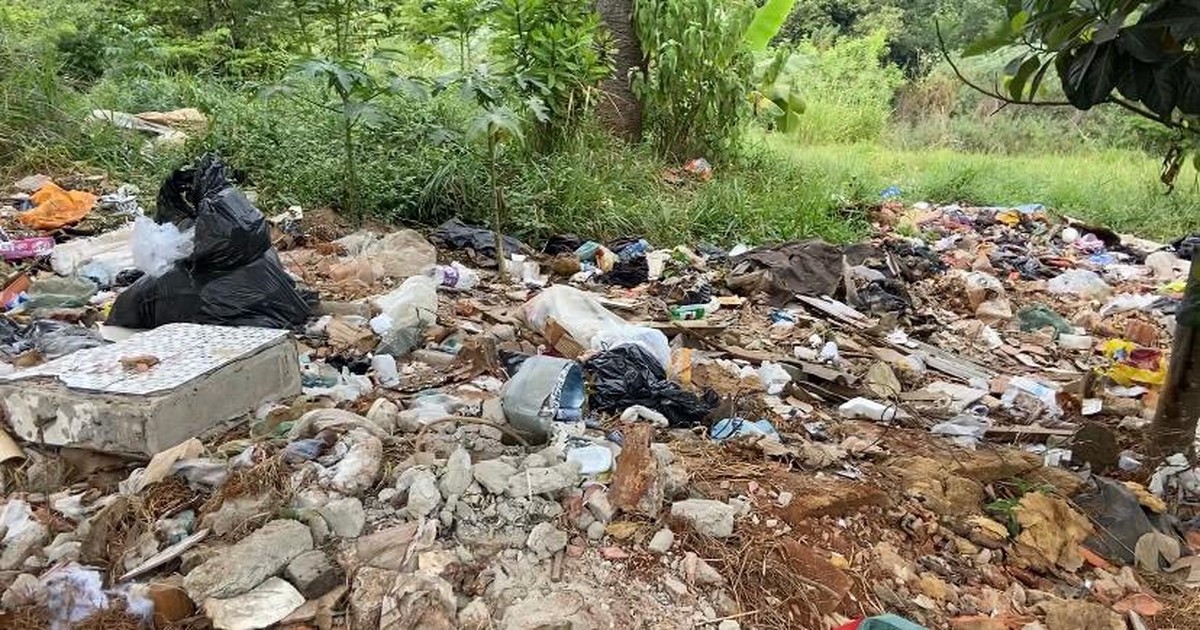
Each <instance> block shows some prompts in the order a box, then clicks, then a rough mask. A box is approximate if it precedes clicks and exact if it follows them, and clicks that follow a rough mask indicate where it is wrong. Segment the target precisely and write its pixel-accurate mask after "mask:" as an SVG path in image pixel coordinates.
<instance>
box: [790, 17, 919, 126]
mask: <svg viewBox="0 0 1200 630" xmlns="http://www.w3.org/2000/svg"><path fill="white" fill-rule="evenodd" d="M886 53H887V33H886V32H885V31H882V30H880V31H875V32H873V33H871V34H869V35H867V36H865V37H848V38H842V39H839V40H837V41H835V42H834V43H833V44H832V45H828V46H819V45H817V44H815V43H813V42H811V41H805V42H803V43H801V44H800V46H799V47H798V48H797V51H796V53H795V56H796V57H798V58H799V59H800V63H798V64H796V65H797V66H798V69H797V70H796V71H795V75H794V76H793V77H792V80H793V81H794V82H795V83H796V84H797V85H799V87H800V90H801V94H802V95H803V96H804V99H805V104H806V106H807V107H806V109H805V112H804V114H803V115H802V116H800V118H799V120H798V121H797V125H796V127H797V129H796V133H797V135H798V137H799V138H800V139H801V140H802V141H805V142H810V143H827V142H862V141H872V140H876V139H878V138H879V137H880V135H881V134H882V133H883V131H884V129H885V128H886V127H887V125H888V123H889V121H890V119H891V114H892V98H893V95H894V93H895V91H896V88H898V87H900V85H901V84H902V83H903V82H904V77H903V75H902V74H901V72H900V70H899V69H897V68H896V67H895V66H892V65H890V64H888V63H886V62H884V61H883V58H884V56H885V55H886Z"/></svg>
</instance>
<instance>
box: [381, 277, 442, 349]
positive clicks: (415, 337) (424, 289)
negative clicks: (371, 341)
mask: <svg viewBox="0 0 1200 630" xmlns="http://www.w3.org/2000/svg"><path fill="white" fill-rule="evenodd" d="M436 286H437V285H435V284H434V281H433V279H432V278H430V277H429V276H413V277H411V278H409V279H407V280H405V281H404V282H403V283H402V284H401V285H400V286H399V288H397V289H396V290H395V291H392V292H391V293H387V294H384V295H381V296H379V297H377V298H375V300H374V302H375V305H376V306H378V307H379V310H380V311H381V312H382V314H381V315H379V316H377V317H375V318H373V319H371V330H373V331H375V333H376V334H378V335H379V336H380V337H381V338H382V339H381V340H380V342H379V347H378V348H377V349H376V353H377V354H378V353H382V354H390V355H392V356H404V355H406V354H408V353H409V352H411V351H412V349H413V348H415V347H417V344H419V343H420V341H421V335H422V334H424V332H425V328H426V327H427V326H429V325H430V324H432V323H433V322H434V321H436V320H437V305H438V301H437V290H436V288H435V287H436Z"/></svg>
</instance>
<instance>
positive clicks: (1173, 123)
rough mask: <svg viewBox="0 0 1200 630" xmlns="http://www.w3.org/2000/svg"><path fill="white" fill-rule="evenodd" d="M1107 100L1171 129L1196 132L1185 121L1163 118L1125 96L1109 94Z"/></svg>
mask: <svg viewBox="0 0 1200 630" xmlns="http://www.w3.org/2000/svg"><path fill="white" fill-rule="evenodd" d="M1105 102H1107V103H1112V104H1113V105H1116V106H1118V107H1122V108H1124V109H1126V110H1128V111H1131V112H1133V113H1135V114H1137V115H1138V116H1141V117H1143V118H1146V119H1149V120H1153V121H1154V122H1156V123H1158V124H1160V125H1163V126H1166V127H1170V128H1171V129H1179V130H1180V131H1187V132H1189V133H1195V132H1196V131H1195V130H1194V129H1191V128H1190V127H1188V126H1187V125H1184V124H1183V123H1181V122H1179V121H1177V120H1171V119H1170V118H1163V117H1161V116H1159V115H1158V114H1155V113H1154V112H1152V111H1150V110H1148V109H1143V108H1141V107H1138V106H1137V105H1135V104H1133V103H1130V102H1129V101H1127V100H1125V99H1123V98H1118V97H1116V96H1109V97H1108V100H1106V101H1105Z"/></svg>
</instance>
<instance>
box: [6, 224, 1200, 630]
mask: <svg viewBox="0 0 1200 630" xmlns="http://www.w3.org/2000/svg"><path fill="white" fill-rule="evenodd" d="M309 221H311V219H309ZM877 226H878V233H877V234H876V236H875V238H873V239H872V240H870V241H869V242H866V243H863V244H859V245H854V246H847V247H841V246H830V245H827V244H821V243H804V244H790V245H785V246H783V247H780V248H774V249H769V250H753V251H751V252H749V253H739V252H736V251H735V252H718V251H716V250H713V249H709V248H700V247H697V248H695V249H684V248H678V249H676V250H668V251H661V250H653V249H650V250H649V251H646V250H645V249H644V248H640V247H639V246H638V244H637V242H636V241H635V240H629V241H626V242H623V243H610V244H609V247H607V248H601V249H599V250H596V251H593V252H591V255H590V256H589V255H588V254H587V252H586V251H585V253H583V254H581V255H576V254H575V253H573V252H576V251H577V250H578V249H580V248H579V247H578V246H579V245H580V243H577V242H576V243H571V244H570V246H565V247H561V248H558V249H557V250H555V249H554V248H550V249H548V250H544V251H543V252H542V253H538V254H533V253H531V254H530V258H529V259H528V263H525V262H522V261H520V260H518V261H516V262H513V261H509V263H508V266H509V267H510V269H511V271H506V272H504V273H497V272H494V271H491V270H488V269H487V268H486V265H487V264H488V263H489V262H490V263H491V264H492V266H493V267H494V262H495V261H494V260H490V261H489V260H487V259H488V253H489V252H488V251H486V247H483V248H480V247H472V248H469V251H467V250H465V249H464V248H462V247H461V246H460V245H457V244H455V243H449V242H446V241H445V240H444V239H443V240H439V239H438V238H436V236H435V237H434V238H432V240H434V241H437V242H439V248H438V249H436V250H435V248H434V246H433V245H431V244H430V243H428V242H426V241H425V239H424V237H423V236H421V235H419V234H416V233H415V232H407V231H406V232H400V233H396V234H393V235H391V236H389V237H387V238H391V239H394V240H393V241H392V243H393V245H392V246H390V247H388V248H386V249H384V250H376V251H374V252H367V251H365V249H364V247H365V246H362V245H361V244H358V245H356V244H355V241H354V240H353V239H352V240H350V241H346V240H343V241H339V242H331V241H332V239H333V238H335V237H337V236H341V235H342V234H341V233H337V232H339V230H337V229H336V228H334V227H332V226H330V225H328V224H322V226H320V227H321V230H317V229H315V228H314V227H313V226H311V225H308V226H304V227H300V228H295V227H294V226H293V227H290V228H288V229H287V230H281V231H280V233H279V236H280V237H281V238H282V237H284V236H286V241H287V243H286V245H283V244H282V242H283V240H277V243H281V247H284V248H285V251H283V252H282V253H281V259H282V260H283V261H284V264H285V265H287V266H288V267H289V269H290V270H291V271H292V272H293V273H294V274H296V276H297V277H299V278H301V279H302V280H303V281H304V283H305V284H306V285H308V286H309V287H310V288H312V289H315V290H316V291H317V292H318V293H319V294H320V295H321V296H322V298H323V299H324V301H323V303H322V307H321V308H322V312H323V313H324V315H323V316H320V317H319V318H315V319H314V321H313V322H311V323H310V325H309V326H308V327H307V329H306V330H305V331H304V332H303V334H300V335H298V343H300V344H301V350H302V357H303V358H302V363H303V365H304V375H305V376H304V378H305V381H304V382H305V389H304V394H303V395H300V396H298V397H296V398H293V399H288V400H278V401H272V402H271V403H270V404H266V405H264V406H263V407H262V408H260V409H259V410H257V411H256V412H255V413H254V414H251V415H250V416H248V417H246V418H243V419H241V420H240V421H238V422H235V423H229V424H226V425H223V426H222V427H220V428H219V429H218V430H215V431H211V432H209V433H208V434H205V435H200V436H197V438H195V439H192V440H189V441H187V442H184V443H182V444H180V445H178V446H176V447H173V448H171V449H168V450H166V451H163V452H161V453H158V454H157V455H155V456H154V457H153V458H151V459H150V460H149V461H148V462H146V461H137V460H131V459H128V458H126V457H123V456H118V455H111V454H104V453H97V452H92V451H81V450H77V449H70V448H61V449H55V448H50V447H46V446H43V445H38V444H33V443H25V444H22V445H21V446H22V447H23V450H24V455H25V459H24V462H23V463H21V464H19V465H14V463H13V462H10V463H9V464H8V465H6V468H5V469H4V475H3V492H4V500H5V503H4V504H3V507H2V508H0V536H2V537H3V552H2V554H0V589H2V590H3V596H2V599H0V605H2V607H3V614H2V615H0V626H2V627H11V628H35V627H51V628H68V627H86V628H105V629H108V628H137V627H149V626H151V625H153V626H154V627H157V628H178V629H183V628H207V627H215V628H236V629H242V628H263V627H282V628H321V629H327V628H355V629H358V628H389V629H391V628H460V627H461V628H493V627H495V628H505V629H518V628H528V629H534V628H607V627H620V628H693V627H713V628H719V629H720V630H731V629H734V628H739V627H745V628H821V629H829V628H841V627H846V628H854V627H856V626H855V624H856V623H857V622H858V620H861V619H864V618H866V619H867V621H863V622H861V626H860V627H863V628H868V627H869V628H896V629H907V628H913V627H927V628H955V629H958V630H1000V629H1014V630H1015V629H1025V630H1034V629H1037V628H1045V629H1046V630H1071V629H1080V630H1083V629H1088V630H1091V629H1107V628H1112V629H1113V630H1118V629H1122V628H1133V629H1135V630H1136V629H1139V628H1191V627H1200V604H1197V601H1200V600H1197V599H1196V595H1195V590H1194V587H1195V586H1196V585H1200V565H1197V564H1196V563H1195V562H1193V560H1194V559H1195V558H1196V557H1198V556H1196V555H1194V554H1195V550H1196V549H1200V535H1197V532H1196V531H1195V530H1194V529H1193V527H1192V525H1193V523H1194V520H1193V518H1194V517H1193V509H1194V504H1193V502H1194V501H1195V495H1194V494H1192V492H1193V490H1195V489H1196V488H1195V485H1196V484H1195V476H1194V473H1193V472H1192V471H1191V469H1190V467H1189V466H1188V464H1187V463H1186V461H1184V462H1183V464H1181V465H1178V466H1174V467H1171V466H1169V465H1160V462H1158V461H1154V460H1151V459H1150V458H1149V457H1148V455H1149V453H1147V452H1146V450H1145V449H1144V448H1143V438H1144V432H1145V429H1146V426H1147V423H1148V419H1149V418H1150V417H1151V416H1152V414H1153V409H1154V404H1155V400H1156V395H1157V388H1158V386H1159V384H1160V383H1161V378H1162V374H1161V371H1162V369H1163V366H1164V365H1165V358H1166V354H1167V353H1166V351H1167V349H1168V348H1169V345H1170V329H1171V326H1172V325H1173V320H1172V313H1173V312H1174V309H1175V308H1176V306H1177V304H1178V295H1179V293H1180V292H1181V291H1182V282H1181V280H1182V279H1183V278H1185V277H1186V262H1184V261H1182V260H1180V259H1179V258H1178V256H1177V254H1176V253H1171V252H1170V251H1161V250H1162V247H1160V246H1156V245H1155V244H1147V243H1146V242H1144V241H1140V240H1137V239H1130V238H1124V239H1123V238H1122V237H1121V236H1119V235H1113V234H1111V233H1109V232H1107V231H1104V230H1102V229H1100V228H1095V227H1089V226H1075V227H1070V226H1067V225H1066V224H1065V223H1064V222H1062V221H1060V220H1058V219H1055V218H1051V217H1049V216H1048V215H1047V214H1046V213H1045V212H1044V211H1043V210H1041V209H1039V208H1023V209H1007V208H1003V209H975V208H970V209H962V208H956V207H946V208H937V207H930V206H926V205H918V206H915V207H905V206H903V205H900V204H890V205H885V206H884V207H883V208H882V209H881V210H879V214H878V216H877ZM331 230H332V231H333V232H335V233H333V234H329V233H328V232H329V231H331ZM905 235H908V236H905ZM915 235H919V236H915ZM395 243H403V245H396V244H395ZM631 246H632V247H633V250H630V249H629V247H631ZM584 249H586V248H584ZM638 249H642V251H636V250H638ZM356 250H357V253H356ZM630 252H633V253H632V254H631V253H630ZM1154 252H1157V253H1154ZM491 254H492V255H493V256H494V247H493V248H492V250H491ZM608 257H611V259H608ZM437 259H440V260H441V262H443V263H446V262H448V261H449V260H451V259H453V260H457V261H462V262H465V263H466V265H465V266H466V267H468V268H470V269H472V270H473V272H475V273H478V275H479V282H478V283H477V284H476V285H475V286H472V287H471V288H470V289H469V290H459V291H452V290H446V289H445V288H444V287H443V289H442V290H439V291H438V293H437V314H436V318H435V319H434V320H433V321H429V322H422V324H425V323H428V325H421V326H420V335H419V337H418V338H417V339H416V342H415V345H416V348H415V350H414V351H412V352H407V353H402V356H401V358H400V359H399V361H398V363H397V365H396V368H395V370H394V371H393V370H392V369H391V366H390V364H388V362H386V361H383V362H380V361H379V360H378V357H375V358H374V359H373V358H372V356H371V354H372V351H373V350H375V348H376V346H377V345H378V344H379V343H380V334H379V333H378V331H377V330H375V329H373V327H372V323H371V322H370V320H371V318H372V317H373V316H374V315H375V314H377V312H378V310H379V307H378V303H377V302H373V301H372V300H371V299H370V298H371V296H378V295H381V294H386V293H388V292H389V291H393V290H394V289H395V287H397V286H398V285H399V282H400V280H402V279H403V278H404V277H405V276H408V275H412V274H417V273H419V272H418V271H417V270H418V269H422V268H425V267H427V266H428V265H430V264H433V263H434V262H435V261H436V260H437ZM589 267H591V268H593V269H594V268H599V269H598V270H592V271H589ZM510 275H511V277H510ZM1064 277H1065V278H1067V279H1063V278H1064ZM1068 279H1069V281H1068ZM547 284H549V285H555V286H557V285H574V286H576V287H578V288H579V289H581V291H582V294H583V295H586V296H588V297H586V298H580V299H584V301H585V302H586V304H587V305H588V307H589V308H591V309H592V310H590V311H589V310H586V309H585V310H582V311H580V310H576V311H570V312H572V313H574V315H573V316H571V317H567V318H565V321H561V322H548V321H546V320H545V318H543V317H540V316H539V312H540V310H539V309H540V308H541V307H539V306H537V304H538V302H537V300H538V296H539V295H559V294H556V293H553V292H552V291H551V290H550V289H546V288H544V287H545V285H547ZM561 295H566V294H561ZM572 295H574V294H572ZM822 296H835V297H836V298H837V299H833V298H831V297H822ZM567 297H570V296H567ZM543 299H545V298H543ZM571 299H575V298H573V297H572V298H571ZM372 304H374V305H375V306H374V307H373V306H372ZM689 305H690V306H693V307H695V308H693V309H692V312H690V313H689V312H688V310H687V309H686V308H685V309H680V308H679V307H681V306H683V307H686V306H689ZM672 309H674V313H672ZM600 310H603V311H606V312H607V313H608V314H609V316H615V317H617V318H619V319H621V320H624V321H625V322H630V323H633V324H637V325H638V326H641V327H642V330H650V331H660V332H661V333H662V335H661V336H662V338H663V341H664V343H665V341H666V340H668V339H669V340H670V345H669V346H665V345H664V347H665V348H666V349H667V350H668V351H669V357H664V358H666V359H668V360H667V361H665V362H660V363H661V364H657V365H651V367H647V364H646V363H636V362H628V363H623V364H620V365H619V366H618V368H619V369H617V370H616V371H615V372H614V371H613V370H608V371H606V370H605V369H604V364H603V363H602V362H598V360H602V359H605V358H612V357H613V356H615V355H614V348H613V347H608V346H606V345H605V344H594V343H589V341H588V340H587V339H584V338H577V337H584V336H585V333H581V332H580V330H582V329H586V324H587V323H588V322H589V321H593V320H595V319H596V318H602V317H607V316H602V315H597V312H598V311H600ZM696 311H699V312H696ZM551 319H553V318H551ZM555 323H557V326H556V325H555ZM388 334H390V333H389V332H388V331H385V332H384V333H382V336H383V337H385V342H386V337H387V336H388ZM654 339H658V337H654ZM654 343H656V342H651V346H653V344H654ZM633 345H637V343H636V342H635V343H634V344H633ZM645 347H650V346H645ZM653 347H654V349H656V350H657V349H658V347H657V346H653ZM651 354H652V352H649V351H648V352H647V353H643V355H642V356H643V358H645V357H649V358H650V359H651V360H653V359H655V357H651V356H650V355H651ZM537 355H548V356H565V357H567V358H568V359H571V360H575V359H578V360H580V361H582V364H580V366H579V367H581V368H582V369H581V370H580V372H581V373H582V375H583V376H584V378H585V380H586V383H587V385H586V396H587V398H588V401H587V404H585V405H583V409H582V415H583V418H582V421H579V422H568V421H554V422H551V423H550V426H551V430H550V431H549V433H548V435H537V434H536V432H535V433H531V432H530V431H528V429H527V427H526V425H525V424H523V423H522V422H515V421H514V415H513V414H514V413H515V412H514V407H513V406H511V404H510V401H511V400H512V398H510V397H513V396H520V395H524V394H526V393H530V392H535V393H536V392H543V391H544V389H539V387H543V386H544V383H541V382H537V383H532V384H531V383H529V382H526V383H523V384H522V385H520V386H509V384H508V383H509V381H510V380H513V379H515V378H516V375H517V374H519V373H520V372H521V370H522V368H523V367H524V365H525V364H524V363H521V361H522V360H524V361H531V360H532V359H528V358H526V357H528V356H537ZM529 365H532V364H529ZM531 369H532V368H531ZM655 370H657V372H658V374H654V372H655ZM621 394H624V398H621V399H620V400H616V401H615V402H614V397H616V398H620V395H621ZM537 396H540V398H538V400H539V401H540V404H541V406H542V409H543V411H546V410H550V411H549V413H551V414H552V413H553V411H554V409H555V408H557V406H558V405H562V407H563V408H566V407H570V405H569V404H568V403H566V402H562V401H560V400H558V397H556V396H551V397H547V396H546V394H545V393H537ZM636 405H641V407H637V406H636ZM197 413H201V414H202V413H203V410H202V409H197ZM731 419H733V420H734V421H733V422H731V423H726V424H725V425H722V424H721V421H723V420H731ZM759 420H761V421H764V422H756V421H759ZM547 422H549V420H547ZM722 427H723V428H722ZM887 614H890V615H893V616H890V617H887V616H881V615H887ZM905 620H907V623H909V624H913V625H904V624H905V623H906V621H905ZM847 624H848V625H847ZM868 624H872V625H868Z"/></svg>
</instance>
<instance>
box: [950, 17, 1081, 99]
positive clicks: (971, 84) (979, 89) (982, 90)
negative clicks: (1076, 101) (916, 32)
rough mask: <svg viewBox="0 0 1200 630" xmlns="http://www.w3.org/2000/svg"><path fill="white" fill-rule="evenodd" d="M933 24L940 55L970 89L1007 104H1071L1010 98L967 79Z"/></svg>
mask: <svg viewBox="0 0 1200 630" xmlns="http://www.w3.org/2000/svg"><path fill="white" fill-rule="evenodd" d="M933 24H934V30H935V31H937V38H938V48H939V49H940V50H941V52H942V57H943V58H944V59H945V60H946V63H947V64H949V65H950V69H951V70H953V71H954V75H955V76H957V77H958V80H959V81H962V82H963V83H964V84H966V86H967V87H969V88H971V89H972V90H975V91H976V92H979V93H980V94H983V95H985V96H990V97H992V98H994V99H996V100H998V101H1003V102H1004V103H1005V104H1008V105H1036V106H1039V107H1064V106H1068V107H1069V106H1070V105H1071V103H1069V102H1067V101H1032V100H1029V101H1027V100H1024V99H1018V98H1012V97H1009V96H1005V95H1003V94H1001V93H999V92H997V91H993V90H989V89H987V88H985V87H983V86H981V85H979V84H977V83H975V82H974V81H972V80H970V79H968V78H967V77H966V75H964V74H963V73H962V70H959V68H958V65H957V64H955V63H954V59H952V58H951V57H950V50H949V49H947V48H946V40H945V39H944V38H943V37H942V25H941V23H940V22H938V21H937V20H934V23H933Z"/></svg>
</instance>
